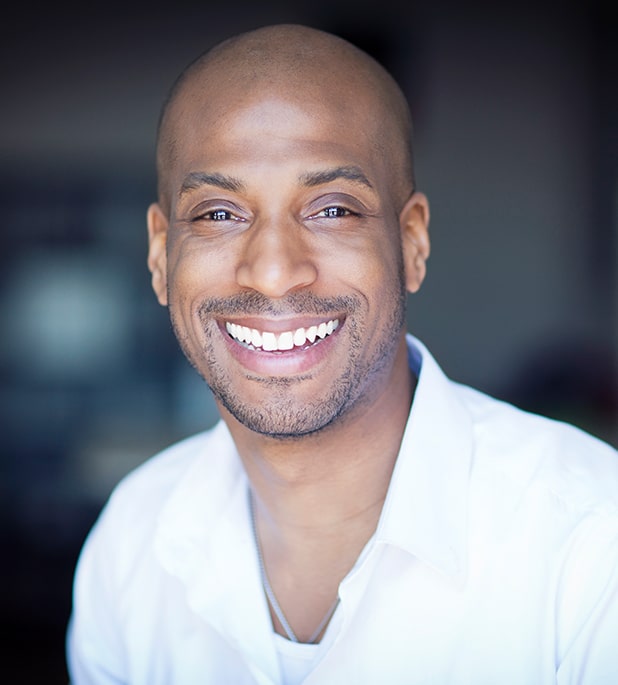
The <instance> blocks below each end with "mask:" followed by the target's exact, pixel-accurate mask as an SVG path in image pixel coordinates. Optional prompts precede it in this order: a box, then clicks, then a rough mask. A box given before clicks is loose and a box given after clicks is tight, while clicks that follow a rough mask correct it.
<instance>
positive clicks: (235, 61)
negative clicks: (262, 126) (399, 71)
mask: <svg viewBox="0 0 618 685" xmlns="http://www.w3.org/2000/svg"><path fill="white" fill-rule="evenodd" d="M248 95H251V96H253V97H254V98H255V97H256V96H257V97H260V96H263V97H264V98H265V99H266V98H268V97H270V96H272V95H276V96H277V97H279V98H281V97H288V98H290V99H296V100H297V101H301V102H302V103H303V106H306V108H307V110H308V111H310V110H311V109H312V106H313V104H314V102H315V101H317V100H320V101H324V100H327V102H328V105H329V107H330V108H331V110H332V111H333V112H335V113H337V114H338V115H339V116H340V117H342V118H343V119H342V120H345V118H349V117H350V116H351V115H354V116H356V115H357V113H358V112H362V113H363V120H362V121H363V123H362V126H363V132H362V133H363V135H364V136H365V137H366V140H367V145H368V146H373V147H375V148H376V150H377V152H378V153H379V154H381V155H384V156H385V159H388V164H389V167H390V168H391V169H392V173H393V179H392V183H393V186H394V188H393V192H394V195H395V196H396V197H397V198H398V202H400V203H403V202H404V201H405V199H406V197H407V196H409V194H410V193H411V192H412V189H413V163H412V148H411V137H412V126H411V118H410V113H409V109H408V105H407V102H406V99H405V97H404V95H403V93H402V92H401V90H400V88H399V86H398V85H397V84H396V82H395V81H394V79H393V78H392V77H391V76H390V74H389V73H388V72H387V71H386V70H385V69H384V68H383V67H382V66H381V65H380V64H379V63H378V62H376V61H375V60H374V59H373V58H372V57H370V56H369V55H368V54H367V53H365V52H363V51H362V50H360V49H359V48H357V47H355V46H353V45H352V44H351V43H349V42H347V41H345V40H343V39H342V38H339V37H337V36H334V35H332V34H329V33H325V32H323V31H319V30H316V29H312V28H308V27H304V26H297V25H285V24H283V25H275V26H268V27H264V28H260V29H257V30H255V31H251V32H248V33H243V34H240V35H238V36H235V37H233V38H230V39H228V40H226V41H224V42H223V43H220V44H219V45H217V46H215V47H214V48H212V49H211V50H209V51H208V52H206V53H204V54H202V55H201V56H199V57H198V58H197V59H196V60H195V61H194V62H192V63H191V64H190V65H189V66H188V67H187V68H186V69H185V70H184V71H183V72H182V74H181V75H180V76H179V78H178V79H177V81H176V83H175V84H174V86H173V87H172V89H171V91H170V94H169V96H168V98H167V100H166V102H165V104H164V106H163V109H162V112H161V118H160V123H159V131H158V136H157V173H158V190H159V202H160V204H161V206H162V207H163V209H164V210H165V211H168V210H169V201H170V184H169V175H170V169H171V168H172V167H173V166H174V162H175V159H176V156H177V153H178V149H179V147H180V146H182V143H183V132H184V122H185V121H186V120H187V119H192V120H193V122H195V117H196V111H199V112H200V113H203V112H204V111H205V108H208V114H209V116H210V117H214V118H215V119H216V118H217V116H220V117H224V116H225V109H224V108H223V107H222V106H221V104H225V107H226V108H228V109H227V111H229V106H230V103H234V102H235V101H238V105H239V107H240V106H242V102H243V100H244V99H245V98H246V97H247V96H248ZM198 103H199V107H198ZM315 116H316V117H319V116H320V115H319V114H318V113H317V112H316V114H315Z"/></svg>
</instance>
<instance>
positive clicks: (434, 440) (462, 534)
mask: <svg viewBox="0 0 618 685" xmlns="http://www.w3.org/2000/svg"><path fill="white" fill-rule="evenodd" d="M408 358H409V363H410V368H411V369H412V371H413V373H414V374H415V375H416V376H417V378H418V382H417V386H416V390H415V395H414V401H413V404H412V409H411V412H410V416H409V419H408V422H407V426H406V429H405V432H404V436H403V440H402V444H401V449H400V453H399V456H398V458H397V462H396V464H395V469H394V473H393V477H392V478H391V484H390V486H389V490H388V493H387V497H386V500H385V503H384V508H383V511H382V515H381V518H380V522H379V524H378V529H377V531H376V535H375V540H376V541H379V542H383V543H386V544H390V545H394V546H397V547H399V548H401V549H402V550H404V551H406V552H408V553H410V554H412V555H414V556H415V557H417V558H419V559H421V560H422V561H424V562H425V563H427V564H429V565H431V566H433V567H434V568H436V569H437V570H439V571H441V572H443V573H446V574H448V575H451V576H453V577H463V574H464V571H465V568H466V522H467V492H468V479H469V471H470V465H471V454H472V421H471V418H470V416H469V414H468V413H467V411H466V409H465V407H464V405H463V404H462V403H461V402H460V401H459V399H458V397H457V395H456V393H455V392H454V389H453V383H452V382H451V381H449V379H448V378H447V377H446V376H445V375H444V373H443V372H442V370H441V369H440V367H439V366H438V364H437V363H436V361H435V360H434V359H433V357H432V356H431V354H430V353H429V351H428V350H427V349H426V348H425V346H424V345H423V344H422V343H421V342H420V341H419V340H417V339H416V338H414V337H412V336H410V335H408ZM207 444H208V446H209V450H208V453H207V454H206V453H202V454H200V455H199V456H198V458H197V459H195V461H194V462H193V463H192V465H191V466H190V467H189V469H188V470H187V472H186V473H185V474H184V476H183V477H182V479H181V481H180V482H179V483H178V485H177V486H176V487H175V488H174V490H173V491H172V493H171V495H170V497H169V499H168V501H167V502H166V504H165V506H164V508H163V510H162V512H161V515H160V517H159V522H158V530H157V535H156V542H155V547H156V550H157V554H158V556H159V559H160V560H161V563H162V564H163V566H164V567H165V568H166V569H167V570H168V572H170V573H172V574H173V575H176V576H178V577H181V578H183V580H184V581H185V582H186V583H187V585H188V586H189V587H194V588H197V587H204V584H203V583H198V582H191V581H192V580H196V579H192V578H190V577H189V576H191V575H192V573H193V572H194V570H195V569H200V573H201V574H204V573H205V572H206V569H212V568H220V567H221V563H222V556H221V551H222V549H223V550H230V549H234V547H235V545H240V546H241V548H242V549H244V550H245V551H246V554H243V555H242V556H244V557H245V558H244V559H243V562H244V563H246V564H247V565H248V567H249V568H251V567H252V566H254V564H255V559H254V556H255V555H254V553H252V552H251V550H253V543H252V538H251V532H250V528H249V525H248V521H249V517H248V513H247V512H248V510H247V492H248V482H247V477H246V475H245V473H244V470H243V467H242V464H241V461H240V458H239V456H238V453H237V451H236V447H235V445H234V442H233V440H232V437H231V435H230V433H229V431H228V429H227V426H226V425H225V424H224V423H223V422H222V421H220V422H219V424H217V426H216V427H215V428H214V429H213V434H212V435H211V436H210V438H209V441H208V443H207ZM202 451H203V450H202ZM209 483H211V484H212V483H216V487H208V485H207V484H209ZM205 485H206V487H207V489H208V491H207V492H206V491H205ZM224 556H225V555H224ZM234 560H235V562H236V563H238V561H239V560H238V558H237V557H236V556H235V559H234ZM227 561H230V562H231V561H232V560H231V559H229V560H227ZM229 573H230V572H229V571H228V572H227V575H228V577H229ZM236 580H238V581H240V578H238V579H236ZM194 601H195V602H196V603H197V604H201V602H202V601H206V600H205V598H198V597H197V596H196V597H194Z"/></svg>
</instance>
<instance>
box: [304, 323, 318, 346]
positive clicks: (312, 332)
mask: <svg viewBox="0 0 618 685" xmlns="http://www.w3.org/2000/svg"><path fill="white" fill-rule="evenodd" d="M317 334H318V327H317V326H311V327H310V328H308V329H307V332H306V333H305V335H306V337H307V340H308V341H309V342H310V343H312V342H313V341H314V340H315V336H316V335H317Z"/></svg>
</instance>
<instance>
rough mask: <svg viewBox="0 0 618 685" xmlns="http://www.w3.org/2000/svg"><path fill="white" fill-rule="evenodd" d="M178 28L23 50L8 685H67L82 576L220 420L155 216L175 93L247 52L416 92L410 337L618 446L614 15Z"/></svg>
mask: <svg viewBox="0 0 618 685" xmlns="http://www.w3.org/2000/svg"><path fill="white" fill-rule="evenodd" d="M166 7H167V8H166V9H165V10H161V9H158V8H156V7H155V6H152V7H146V6H144V7H139V8H138V7H137V6H135V5H133V6H130V5H128V4H125V5H122V6H114V5H112V4H106V5H104V6H103V5H101V6H99V7H97V6H95V5H93V4H89V5H88V6H87V8H85V7H82V6H75V7H73V8H70V9H69V8H63V7H62V6H57V5H56V6H51V5H50V6H47V5H44V6H37V7H36V9H33V8H31V7H30V6H27V5H26V4H23V6H14V7H12V9H11V13H9V14H7V15H6V16H5V20H4V21H3V26H2V28H1V29H0V31H1V34H0V98H1V105H0V220H1V221H2V250H1V251H0V314H1V320H2V336H1V339H0V374H1V385H0V420H1V422H2V423H1V425H2V439H1V443H0V454H1V460H0V549H1V554H2V558H3V560H4V561H3V563H2V564H1V566H0V569H1V570H0V592H1V595H0V618H1V621H2V627H3V637H2V640H1V642H0V653H1V659H0V664H1V665H0V679H1V680H2V682H19V683H45V684H46V685H55V684H56V683H66V682H67V675H66V671H65V666H64V632H65V629H66V623H67V620H68V617H69V611H70V602H71V598H70V594H71V578H72V573H73V567H74V564H75V561H76V559H77V555H78V552H79V549H80V546H81V544H82V542H83V539H84V537H85V535H86V533H87V531H88V529H89V528H90V526H91V525H92V523H93V522H94V519H95V517H96V515H97V513H98V512H99V510H100V508H101V506H102V505H103V503H104V501H105V499H106V497H107V496H108V494H109V492H110V490H111V488H112V487H113V485H114V484H115V483H116V482H117V481H118V480H119V479H120V478H121V477H122V476H123V475H124V474H125V473H126V472H127V471H128V470H129V469H131V468H133V467H134V466H136V465H138V464H139V463H141V462H142V461H143V460H144V459H146V458H147V457H148V456H150V455H151V454H153V453H154V452H156V451H158V450H160V449H161V448H163V447H165V446H167V445H168V444H169V443H171V442H173V441H174V440H176V439H178V438H180V437H184V436H186V435H189V434H191V433H193V432H196V431H198V430H201V429H203V428H205V427H208V426H210V425H211V424H212V423H213V421H214V420H215V413H214V406H213V403H212V400H211V398H210V396H209V393H208V391H207V388H206V386H205V385H204V383H203V382H202V381H201V380H200V379H199V378H197V376H195V375H194V373H193V371H192V370H191V369H190V367H189V366H188V363H187V362H185V360H184V358H183V357H182V355H181V354H180V352H179V351H178V349H177V346H176V343H175V340H174V339H173V336H172V334H171V332H170V327H169V324H168V320H167V315H166V312H165V311H164V310H163V309H162V308H160V307H159V306H158V305H157V304H156V301H155V298H154V296H153V295H152V294H151V291H150V284H149V274H148V272H147V269H146V262H145V250H146V229H145V219H144V216H145V209H146V207H147V205H148V204H149V202H150V201H152V200H153V199H154V197H155V178H154V164H153V160H154V154H153V153H154V147H153V146H154V135H155V128H156V123H157V117H158V113H159V108H160V105H161V102H162V100H163V98H164V96H165V94H166V92H167V89H168V87H169V86H170V85H171V83H172V80H173V79H174V78H175V76H176V74H177V73H178V72H179V71H180V70H181V69H182V68H183V67H184V66H185V65H186V64H187V63H188V62H189V61H190V60H191V59H192V58H193V57H194V56H196V55H197V54H198V53H199V52H201V51H202V50H204V49H205V48H207V47H209V46H210V45H212V44H214V43H215V42H218V41H219V40H220V39H222V38H225V37H227V36H229V35H231V34H233V33H236V32H239V31H243V30H248V29H252V28H255V27H257V26H260V25H264V24H268V23H275V22H300V23H306V24H309V25H311V26H315V27H317V28H323V29H326V30H331V31H334V32H337V33H339V34H340V35H342V36H344V37H346V38H349V39H351V40H352V41H354V42H356V43H357V44H358V45H360V46H361V47H363V48H365V49H366V50H367V51H368V52H370V53H371V54H373V55H374V56H375V57H376V58H377V59H378V60H380V61H381V62H382V63H383V64H385V65H386V66H387V67H388V68H389V69H391V71H392V72H393V73H394V74H395V76H396V78H397V79H398V80H399V81H400V83H401V85H402V87H403V88H404V90H405V92H406V93H407V95H408V96H409V99H410V102H411V105H412V108H413V113H414V118H415V122H416V165H417V177H418V182H419V187H420V189H421V190H423V191H425V192H426V193H427V194H428V196H429V199H430V201H431V203H432V224H431V235H432V240H433V244H432V247H433V251H432V256H431V259H430V262H429V268H428V277H427V280H426V282H425V285H424V286H423V289H422V291H421V293H420V294H419V295H417V296H415V297H413V298H411V300H410V311H409V329H410V330H411V331H412V332H414V333H415V334H416V335H418V336H419V337H420V338H421V339H422V340H423V341H424V342H425V343H426V344H428V345H429V347H430V349H432V351H433V352H434V354H435V355H436V356H437V358H438V361H439V362H440V363H441V364H442V365H443V367H444V368H445V370H446V371H447V372H448V373H449V374H450V375H451V376H452V377H454V378H455V379H457V380H460V381H462V382H465V383H469V384H472V385H474V386H477V387H479V388H481V389H483V390H485V391H487V392H490V393H492V394H494V395H496V396H498V397H501V398H503V399H506V400H508V401H511V402H514V403H515V404H518V405H519V406H522V407H524V408H528V409H532V410H535V411H539V412H542V413H545V414H547V415H550V416H553V417H556V418H558V419H564V420H568V421H570V422H572V423H575V424H576V425H578V426H580V427H582V428H584V429H585V430H587V431H589V432H592V433H593V434H595V435H597V436H599V437H601V438H603V439H605V440H608V441H610V442H612V443H613V444H614V445H618V398H617V395H618V370H617V367H618V314H617V311H618V217H617V208H618V185H617V181H618V179H617V160H618V154H617V153H618V143H617V129H618V99H617V95H618V94H617V83H618V81H617V78H616V77H617V71H616V66H617V60H616V57H617V55H616V35H617V33H616V28H617V25H616V21H615V20H614V19H613V18H612V16H611V15H610V12H609V6H607V7H606V6H604V5H602V4H594V3H579V4H577V5H575V4H573V6H569V5H565V4H560V5H556V4H554V5H553V6H551V7H550V5H549V3H546V4H545V5H544V4H543V3H542V2H537V3H534V4H531V5H529V6H526V5H525V4H521V3H517V4H512V5H509V7H511V9H504V8H502V7H501V6H500V4H499V3H492V4H489V3H488V4H487V5H486V6H483V5H480V4H477V5H470V4H468V5H466V4H465V3H455V2H447V1H445V0H438V1H436V2H431V3H418V4H416V3H413V2H407V3H401V2H389V1H388V0H382V2H380V3H367V4H365V5H360V3H352V2H350V3H344V2H328V3H327V2H325V1H324V0H297V1H296V2H294V3H293V4H292V3H290V4H284V3H280V4H277V3H268V2H266V3H250V2H246V3H242V2H234V1H232V2H227V3H221V4H217V5H214V4H212V3H209V2H202V3H200V4H197V3H192V4H191V3H182V2H176V3H170V4H169V5H167V6H166ZM552 8H559V9H557V10H555V9H552ZM221 88H222V89H225V88H226V84H225V83H222V84H221Z"/></svg>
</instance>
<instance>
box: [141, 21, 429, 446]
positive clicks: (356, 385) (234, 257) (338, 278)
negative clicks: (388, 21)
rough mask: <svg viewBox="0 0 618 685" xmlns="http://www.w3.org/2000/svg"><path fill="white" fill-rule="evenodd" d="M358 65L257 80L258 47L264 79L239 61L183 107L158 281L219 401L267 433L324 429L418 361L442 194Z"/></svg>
mask: <svg viewBox="0 0 618 685" xmlns="http://www.w3.org/2000/svg"><path fill="white" fill-rule="evenodd" d="M310 35H311V34H310ZM320 40H322V41H323V38H322V37H320ZM305 44H306V43H305ZM270 45H272V41H271V42H270ZM269 49H270V50H271V52H272V48H269ZM321 54H324V55H325V56H326V57H327V58H328V57H329V55H328V54H327V53H325V52H324V50H322V53H321ZM330 56H332V55H330ZM220 61H221V60H220ZM215 62H216V61H215ZM280 62H281V60H280ZM349 62H350V58H348V59H347V62H346V61H345V60H344V61H343V64H340V65H339V66H338V67H337V68H335V69H332V68H331V69H330V71H327V70H326V69H325V65H320V64H318V65H316V64H315V63H313V64H312V67H311V68H310V69H309V68H306V67H304V68H298V66H296V67H295V68H294V69H291V68H286V66H285V65H287V66H288V67H289V64H290V62H289V60H288V62H286V63H284V65H283V66H278V67H277V68H273V66H272V59H271V60H269V61H268V64H269V65H270V66H269V67H268V68H267V67H264V69H263V72H262V74H261V77H259V78H258V77H256V75H255V72H256V70H257V66H256V63H255V51H254V59H253V62H252V65H253V69H252V73H249V75H248V76H247V60H246V59H244V60H238V59H236V60H235V61H234V60H232V59H231V58H230V57H229V56H228V58H227V61H224V64H225V71H222V65H220V64H217V63H215V65H214V66H213V65H212V64H210V65H209V66H208V67H203V68H202V69H201V70H200V71H198V72H197V73H195V74H193V76H192V77H191V78H190V79H189V80H188V82H186V83H185V84H183V86H182V89H181V91H180V93H179V95H177V97H176V101H175V103H174V105H173V107H172V110H171V111H170V112H169V113H168V118H169V121H171V122H174V123H173V124H172V123H168V124H167V126H168V132H167V133H166V135H167V136H169V138H170V140H172V139H173V155H169V157H168V164H167V165H166V170H165V184H166V190H165V195H164V197H162V199H161V204H160V205H153V206H152V207H151V208H150V209H149V233H150V254H149V266H150V268H151V270H152V272H153V286H154V288H155V291H156V292H157V295H158V297H159V300H160V302H161V303H162V304H167V305H168V306H169V310H170V315H171V319H172V323H173V327H174V331H175V333H176V336H177V338H178V340H179V342H180V345H181V347H182V349H183V351H184V353H185V355H186V356H187V358H188V359H189V360H190V362H191V363H192V364H193V365H194V367H195V368H196V369H197V370H198V372H199V373H200V374H201V375H202V376H203V377H204V379H205V380H206V381H207V383H208V384H209V386H210V387H211V388H212V390H213V392H214V394H215V397H216V398H217V401H218V402H219V404H220V405H221V406H222V407H223V408H224V411H227V412H229V414H230V415H231V416H233V417H234V418H235V419H236V420H237V421H239V422H240V423H242V424H243V425H245V426H246V427H248V428H250V429H251V430H253V431H255V432H257V433H262V434H267V435H274V436H288V437H290V436H301V435H305V434H307V433H312V432H315V431H319V430H320V429H322V428H324V427H325V426H328V425H331V424H333V423H335V422H336V421H337V420H343V419H344V417H349V416H351V415H353V413H354V409H355V408H358V407H361V406H367V404H369V405H371V404H372V403H375V402H377V398H379V397H380V396H383V395H384V393H385V392H386V389H387V387H388V386H389V384H390V383H391V382H392V380H393V378H394V377H395V375H396V374H397V373H402V372H405V371H404V370H403V369H400V368H396V364H395V359H396V358H401V357H402V355H401V349H402V346H403V345H404V341H403V332H404V320H405V293H406V285H407V286H408V288H409V289H411V290H414V289H416V288H417V287H418V285H420V281H421V280H422V275H423V273H424V260H425V258H426V256H427V253H428V243H427V237H426V223H427V216H428V215H427V206H426V201H425V199H424V197H423V196H420V195H418V194H416V195H412V196H411V197H410V198H409V199H408V196H410V193H411V188H410V187H409V184H410V182H409V180H408V181H406V180H405V178H404V179H402V178H401V177H400V176H398V175H397V174H396V171H397V170H399V171H401V168H402V165H405V159H406V157H405V155H404V156H403V157H402V156H401V152H395V147H394V145H393V140H392V138H393V136H394V135H395V134H394V133H393V131H394V130H396V126H395V125H394V124H393V123H392V122H391V121H390V120H389V118H388V115H387V114H385V108H384V107H383V106H381V105H380V104H379V102H378V99H377V97H376V95H375V94H373V92H372V91H371V89H370V88H368V81H371V79H370V78H368V77H367V76H366V75H361V76H358V75H356V74H355V70H353V69H351V68H350V64H349ZM374 76H375V75H372V78H374ZM224 84H230V85H231V86H233V87H230V88H227V87H224ZM384 117H386V118H384ZM169 129H171V131H173V133H170V131H169ZM385 132H386V133H385ZM389 136H390V138H389ZM391 150H392V154H388V153H389V151H391ZM397 155H399V158H398V157H397ZM393 167H395V170H396V171H393ZM404 176H405V174H404ZM402 241H403V246H404V251H403V252H402ZM398 352H399V354H398ZM403 357H404V358H405V355H403Z"/></svg>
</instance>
